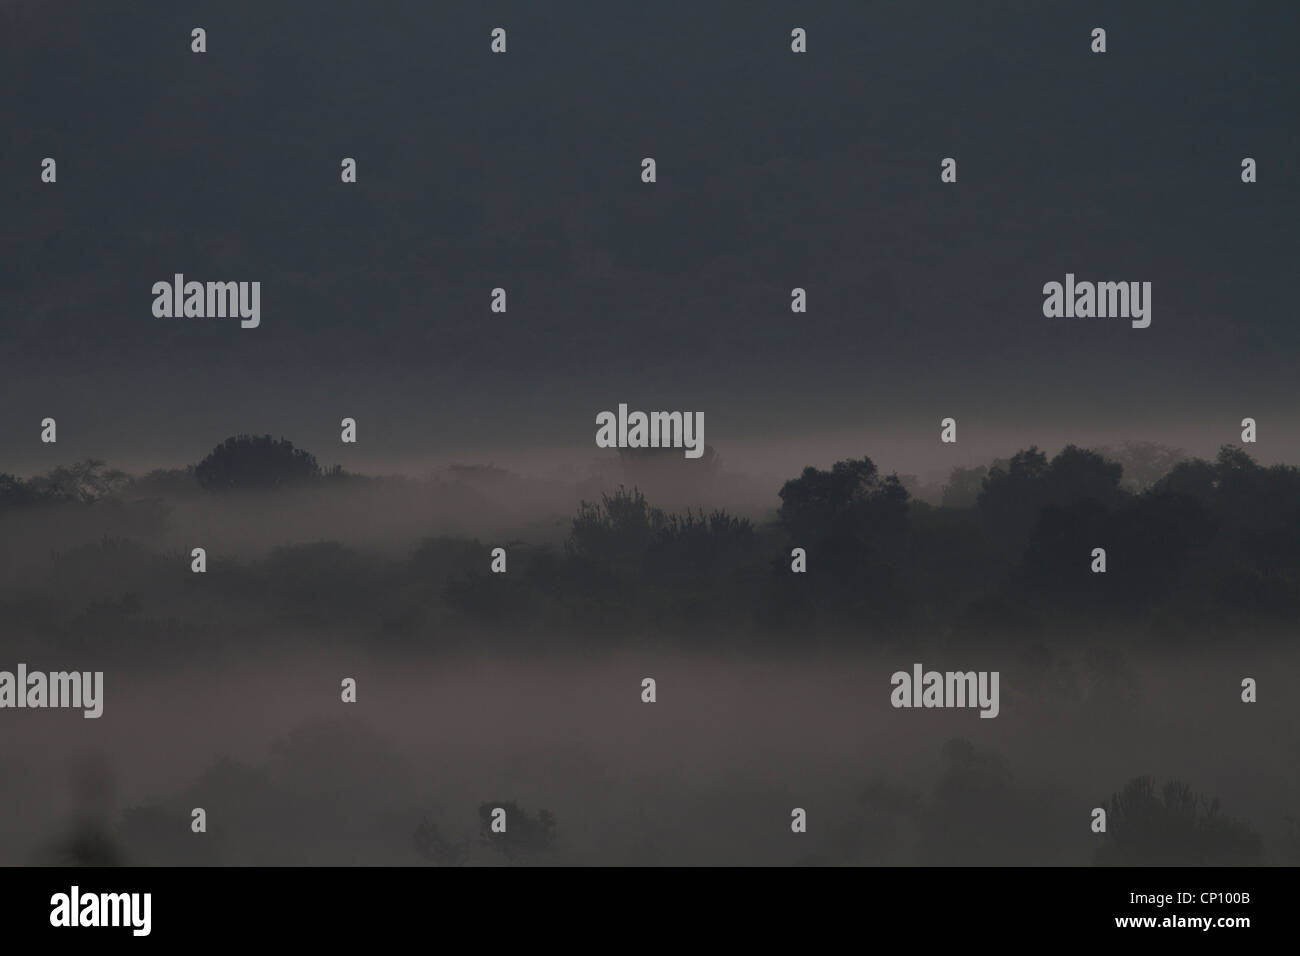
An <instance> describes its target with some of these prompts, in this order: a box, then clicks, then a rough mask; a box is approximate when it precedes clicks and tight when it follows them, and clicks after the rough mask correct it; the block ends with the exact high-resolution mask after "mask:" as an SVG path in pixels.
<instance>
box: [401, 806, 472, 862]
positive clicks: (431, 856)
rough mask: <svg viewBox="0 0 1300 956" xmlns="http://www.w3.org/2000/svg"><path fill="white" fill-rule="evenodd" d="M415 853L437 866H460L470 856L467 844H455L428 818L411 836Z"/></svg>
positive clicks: (422, 821)
mask: <svg viewBox="0 0 1300 956" xmlns="http://www.w3.org/2000/svg"><path fill="white" fill-rule="evenodd" d="M411 842H412V844H413V845H414V846H415V852H416V853H418V854H420V857H421V858H422V859H424V860H426V861H428V862H429V863H432V864H434V865H435V866H460V865H461V864H462V863H464V862H465V860H466V858H468V856H469V847H468V846H467V845H466V844H465V843H463V842H462V843H453V842H452V841H451V840H448V839H447V838H446V837H444V836H443V835H442V833H441V832H440V831H439V830H438V824H436V823H434V822H433V821H432V820H430V819H429V818H428V817H425V818H424V819H423V820H421V821H420V824H419V826H417V827H416V828H415V833H414V834H412V836H411Z"/></svg>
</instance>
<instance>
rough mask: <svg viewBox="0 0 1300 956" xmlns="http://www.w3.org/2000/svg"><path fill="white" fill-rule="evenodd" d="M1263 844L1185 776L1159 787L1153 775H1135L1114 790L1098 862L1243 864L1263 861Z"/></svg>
mask: <svg viewBox="0 0 1300 956" xmlns="http://www.w3.org/2000/svg"><path fill="white" fill-rule="evenodd" d="M1263 853H1264V844H1263V841H1262V840H1261V839H1260V837H1259V835H1258V834H1257V833H1255V832H1254V831H1252V830H1251V829H1250V828H1249V827H1248V826H1246V825H1245V824H1244V823H1241V822H1239V821H1237V820H1234V819H1233V818H1231V817H1228V816H1226V815H1225V814H1223V813H1222V812H1221V810H1220V807H1219V801H1218V799H1217V798H1214V799H1207V798H1206V797H1203V796H1201V795H1199V794H1196V793H1193V792H1192V788H1191V787H1190V786H1188V785H1187V784H1186V783H1183V782H1182V781H1181V780H1170V781H1168V782H1166V783H1165V785H1164V786H1163V787H1161V788H1160V791H1159V793H1157V792H1156V786H1155V781H1154V779H1152V778H1151V777H1135V778H1133V779H1132V780H1130V781H1129V782H1128V783H1127V784H1125V785H1124V789H1123V790H1121V791H1120V792H1119V793H1116V794H1113V795H1112V796H1111V798H1110V807H1109V808H1108V810H1107V819H1106V842H1105V844H1104V845H1103V846H1101V847H1100V848H1099V849H1098V850H1097V853H1096V862H1097V863H1098V864H1100V865H1110V866H1131V865H1134V864H1137V865H1142V866H1243V865H1249V864H1252V863H1258V862H1260V859H1261V858H1262V856H1263Z"/></svg>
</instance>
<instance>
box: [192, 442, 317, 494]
mask: <svg viewBox="0 0 1300 956" xmlns="http://www.w3.org/2000/svg"><path fill="white" fill-rule="evenodd" d="M320 475H321V469H320V465H319V464H318V463H317V462H316V458H315V456H314V455H311V454H308V453H307V452H305V451H303V450H302V449H301V448H294V447H293V443H292V442H290V441H287V440H285V439H283V438H281V439H279V440H278V441H277V440H274V439H272V438H271V436H270V435H261V436H253V435H238V436H235V437H233V438H227V439H226V440H225V441H224V442H222V443H221V444H220V445H218V446H217V447H216V448H214V449H213V450H212V452H211V453H210V454H209V455H208V456H207V457H206V458H204V459H203V460H202V461H201V462H199V463H198V464H197V465H196V466H195V467H194V477H195V478H196V479H198V482H199V485H200V486H201V487H203V488H205V489H208V490H210V491H231V490H267V489H273V488H287V487H291V486H295V485H303V484H305V483H307V482H310V481H314V480H315V479H317V478H319V477H320Z"/></svg>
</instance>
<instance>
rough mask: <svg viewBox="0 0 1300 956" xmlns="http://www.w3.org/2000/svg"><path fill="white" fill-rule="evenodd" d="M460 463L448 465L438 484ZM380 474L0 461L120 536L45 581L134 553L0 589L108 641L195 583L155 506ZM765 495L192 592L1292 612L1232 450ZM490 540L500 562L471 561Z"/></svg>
mask: <svg viewBox="0 0 1300 956" xmlns="http://www.w3.org/2000/svg"><path fill="white" fill-rule="evenodd" d="M672 458H673V459H674V460H675V461H676V465H675V466H670V465H668V464H666V463H667V462H668V456H665V458H664V459H663V461H662V462H660V463H659V464H658V465H657V466H656V467H659V468H660V469H663V468H666V467H677V468H679V469H682V468H689V466H690V464H691V463H689V462H683V461H682V460H681V459H680V455H679V454H677V455H673V456H672ZM1146 458H1147V459H1148V460H1150V458H1151V455H1150V453H1149V449H1147V454H1146ZM497 471H499V469H487V470H486V471H483V474H485V475H494V474H495V473H496V472H497ZM474 474H476V470H475V469H472V468H471V469H464V468H462V469H461V478H462V479H464V478H465V476H466V475H469V476H471V478H470V479H469V480H472V476H473V475H474ZM397 480H399V479H386V478H368V477H364V476H360V475H355V474H352V473H349V472H345V471H344V470H343V469H341V468H339V467H338V466H335V467H333V468H330V469H323V468H322V467H321V466H320V465H319V463H318V462H317V460H316V458H315V457H314V456H312V455H310V454H308V453H307V452H305V451H303V450H301V449H297V448H295V447H294V446H293V445H292V443H291V442H289V441H286V440H284V439H279V440H273V439H272V438H271V437H270V436H261V437H256V436H237V437H233V438H230V439H227V440H226V441H225V442H223V443H222V444H220V445H219V446H217V447H216V448H215V449H214V450H213V451H212V453H211V454H209V455H208V456H206V457H205V458H204V459H203V460H202V461H200V462H198V463H197V464H195V465H193V466H191V467H189V468H185V469H172V470H165V471H155V472H150V473H149V474H146V475H143V476H139V477H133V476H130V475H127V474H125V473H124V472H121V471H118V470H115V469H111V468H109V467H108V466H107V465H106V464H105V463H104V462H102V461H96V460H88V461H83V462H78V463H76V464H73V465H68V466H61V467H58V468H55V469H53V470H52V471H50V472H48V473H46V474H43V475H39V476H37V477H34V478H31V479H29V480H23V479H20V478H17V477H15V476H12V475H0V515H4V516H7V515H12V514H18V513H22V514H39V513H40V512H41V511H42V510H43V509H54V510H57V511H66V510H67V509H69V508H73V509H75V508H81V509H101V510H102V509H111V508H118V509H128V510H131V513H132V514H133V515H135V516H136V518H138V527H139V530H140V533H139V534H138V535H131V534H125V535H114V536H110V537H106V538H104V539H103V540H101V541H98V542H95V543H91V544H82V545H81V546H80V547H78V548H75V549H73V550H72V551H69V552H67V553H59V554H55V555H52V556H51V561H52V563H53V567H52V576H51V580H52V581H58V580H60V579H61V578H62V579H70V580H71V579H75V578H76V575H75V574H65V573H63V572H66V571H68V570H69V569H70V568H72V567H75V566H78V565H87V564H94V563H96V562H112V563H113V564H115V565H117V566H119V567H121V566H133V567H137V568H138V569H139V570H140V571H141V574H139V575H137V576H136V578H135V580H136V581H138V582H139V583H140V586H139V587H137V588H134V589H125V590H123V591H122V592H121V593H118V594H115V595H102V594H101V595H100V596H99V597H97V599H96V600H95V601H93V602H89V601H88V602H82V603H80V604H79V603H78V602H77V597H78V596H77V594H76V592H75V589H70V588H64V589H62V594H61V598H62V600H60V601H58V602H53V601H47V602H45V603H44V604H42V601H41V600H40V598H39V596H38V594H39V589H37V594H35V595H34V594H33V593H31V592H28V593H27V595H26V597H25V598H23V601H24V602H25V603H24V604H23V607H22V608H17V607H15V606H13V605H14V602H15V600H17V599H16V598H13V597H12V596H11V598H10V600H9V601H8V602H7V603H8V604H9V605H10V608H9V609H10V610H11V611H15V612H19V611H21V613H19V614H18V618H19V619H20V620H21V621H23V623H25V624H26V625H27V626H28V627H29V628H30V629H31V630H33V631H34V632H36V633H40V634H44V635H46V636H48V637H51V638H58V637H60V636H63V637H67V636H70V635H73V633H74V632H81V633H83V635H84V636H85V637H86V638H87V639H88V640H90V641H94V640H112V639H121V640H123V641H126V642H128V643H129V642H130V641H132V639H133V632H135V636H138V632H149V631H150V630H151V629H152V630H153V631H155V632H156V631H158V629H159V627H160V626H161V625H160V622H158V621H153V622H150V621H149V620H148V619H147V617H146V615H147V614H148V612H149V609H150V594H151V593H153V594H156V593H157V592H158V589H159V588H166V587H167V586H169V585H170V586H172V587H176V588H184V589H185V591H184V593H186V594H189V595H191V596H193V595H195V594H196V592H195V591H194V590H193V583H192V582H190V581H187V580H185V578H186V577H187V576H188V573H189V565H188V556H184V555H182V556H177V555H173V554H164V553H159V552H157V551H156V550H154V549H152V548H150V547H149V545H148V541H149V539H150V536H151V535H154V534H156V533H157V532H158V529H159V528H160V527H164V526H165V525H166V523H167V520H168V518H167V515H168V513H169V508H170V507H171V504H170V503H174V502H176V501H183V500H184V498H185V496H186V495H190V496H204V497H205V499H207V500H226V501H236V500H240V499H241V498H244V499H246V498H248V497H249V496H254V497H255V496H258V495H262V496H265V495H272V494H281V495H292V494H293V493H294V492H300V491H303V490H305V489H321V488H343V487H347V488H353V489H356V488H361V489H368V490H369V491H370V492H373V493H374V494H376V495H378V496H380V497H382V496H383V495H384V494H385V487H386V483H387V482H390V481H397ZM1139 487H1140V488H1141V490H1135V489H1136V488H1139ZM776 500H777V501H778V502H779V504H778V505H777V506H776V507H775V508H773V509H772V510H771V511H770V513H769V514H768V515H766V516H757V517H741V516H738V515H735V514H731V513H728V512H727V511H725V510H710V511H707V512H706V511H703V510H693V509H687V510H684V511H681V512H674V513H670V512H666V511H665V510H663V509H661V508H659V507H656V506H655V505H654V504H653V503H652V502H651V501H649V500H648V499H647V497H646V495H645V494H644V493H643V492H642V491H641V490H640V489H639V488H638V487H636V486H633V487H630V488H629V487H626V486H623V485H620V486H618V487H617V488H615V489H614V490H613V491H611V492H605V493H603V494H601V495H600V496H599V500H598V501H583V502H582V504H581V505H580V506H579V508H578V509H577V513H576V514H575V515H573V516H572V517H571V519H570V520H569V522H568V531H567V535H566V536H565V538H564V541H563V544H562V545H559V546H556V545H551V544H538V543H525V542H521V541H513V542H512V541H484V540H478V539H472V538H465V537H454V536H447V535H433V536H430V537H427V538H426V539H425V540H423V541H422V542H421V543H420V544H419V545H418V546H417V547H415V548H414V549H413V550H411V551H410V552H409V553H408V554H407V555H406V556H405V557H404V558H394V557H391V556H383V555H378V554H373V553H370V552H368V551H365V550H363V549H359V548H355V547H351V546H348V545H346V544H343V543H340V542H338V541H334V540H329V539H330V529H329V528H328V527H322V528H320V529H319V537H320V538H321V539H323V540H314V541H307V542H293V543H285V544H283V545H280V546H278V547H274V548H273V549H272V550H270V552H269V553H267V554H265V555H263V556H261V557H259V558H256V559H254V560H249V561H239V560H233V559H227V558H225V557H224V556H222V555H213V556H212V557H213V566H212V567H211V568H210V569H209V572H208V575H207V578H206V586H205V588H204V592H205V594H206V597H204V598H203V599H202V600H204V601H206V600H212V599H216V600H220V601H222V602H224V603H226V604H227V605H228V606H230V607H232V608H237V609H242V611H248V612H249V617H246V618H244V619H245V620H251V619H255V618H256V617H257V614H258V613H259V609H260V613H261V614H263V615H265V616H266V617H267V618H268V619H269V620H270V622H271V623H276V622H279V623H284V622H292V623H295V624H301V625H306V626H313V625H322V624H329V625H331V626H333V627H340V626H341V627H346V628H348V629H350V630H352V631H354V632H356V633H357V634H358V635H359V636H362V637H371V636H379V637H393V636H397V637H401V636H405V637H410V638H415V637H418V636H419V635H422V634H428V633H429V632H430V631H431V630H436V631H437V632H438V633H446V632H447V630H448V627H449V626H450V625H455V624H458V623H461V624H471V623H472V624H476V625H480V626H486V627H497V628H500V629H502V630H511V629H519V628H522V627H524V626H530V627H539V626H541V627H550V628H551V629H553V630H556V631H563V630H565V629H571V630H573V631H574V632H575V633H577V632H579V631H581V632H582V633H597V632H599V633H602V634H604V635H606V638H605V639H607V640H611V641H612V640H616V639H617V635H619V634H626V633H629V632H630V631H655V632H660V633H663V634H665V635H669V636H671V635H672V634H673V633H676V632H682V633H686V632H687V629H686V625H690V627H689V633H690V634H691V635H693V638H692V639H693V640H699V639H700V638H699V635H700V633H701V626H704V627H706V628H707V629H709V631H710V632H711V633H715V634H718V635H719V636H722V635H732V636H737V635H748V636H756V637H765V638H768V639H773V640H777V641H778V642H779V641H783V640H786V639H788V640H790V641H798V640H800V639H802V638H803V637H806V636H807V635H809V634H819V635H823V636H825V635H830V636H851V637H852V638H853V639H855V640H856V639H869V638H871V637H872V636H873V635H874V636H886V635H888V636H893V637H904V636H906V635H908V634H910V633H924V634H927V635H930V636H934V635H936V634H938V635H947V636H951V637H956V638H960V639H963V640H978V639H982V638H1011V639H1015V640H1026V641H1041V640H1047V639H1050V638H1053V637H1066V636H1068V634H1069V633H1070V632H1072V631H1075V630H1095V629H1097V628H1098V627H1112V626H1113V627H1118V626H1121V625H1123V626H1126V627H1129V628H1132V629H1137V630H1138V631H1139V632H1140V633H1142V634H1145V635H1146V636H1148V637H1149V638H1151V639H1152V640H1156V641H1159V640H1166V639H1168V640H1181V639H1188V638H1190V637H1191V636H1193V635H1206V634H1213V635H1215V636H1216V637H1218V638H1228V637H1230V636H1231V635H1233V634H1234V633H1237V632H1240V631H1242V630H1243V629H1252V630H1253V631H1255V632H1268V631H1269V630H1270V629H1273V628H1278V629H1281V628H1285V627H1289V626H1291V625H1293V623H1294V621H1295V620H1296V615H1297V612H1300V469H1297V468H1295V467H1293V466H1289V465H1275V466H1271V467H1265V466H1262V465H1260V464H1258V463H1257V462H1255V461H1254V460H1253V459H1252V458H1251V457H1250V455H1249V454H1247V453H1246V452H1245V451H1244V450H1242V449H1240V448H1235V447H1224V448H1223V449H1222V450H1221V451H1220V453H1219V455H1218V456H1217V458H1216V459H1215V460H1213V461H1205V460H1200V459H1183V460H1178V461H1176V462H1174V463H1172V464H1169V467H1168V470H1167V472H1165V473H1164V474H1163V475H1161V476H1159V477H1155V476H1153V475H1152V474H1150V473H1149V472H1148V473H1147V474H1145V475H1144V476H1143V479H1142V481H1141V483H1140V484H1136V485H1135V484H1134V483H1133V482H1132V481H1128V482H1126V481H1125V479H1124V467H1123V465H1122V464H1121V463H1120V462H1117V461H1114V460H1111V459H1110V458H1108V457H1106V456H1105V455H1103V454H1101V453H1099V452H1096V451H1090V450H1086V449H1082V448H1078V447H1075V446H1068V447H1066V448H1064V449H1063V450H1062V451H1060V452H1059V453H1058V454H1056V455H1055V456H1054V457H1052V458H1050V459H1049V458H1048V456H1047V455H1046V454H1044V453H1043V452H1041V451H1039V450H1038V449H1037V448H1029V449H1026V450H1023V451H1020V452H1018V453H1016V454H1015V455H1013V456H1012V457H1011V458H1009V459H1006V460H1002V461H998V462H994V463H993V464H992V465H991V466H990V467H988V468H986V469H968V468H959V469H955V470H954V472H953V476H952V478H951V480H950V483H949V485H948V487H947V488H945V489H944V492H943V501H944V502H946V503H944V504H938V505H936V504H931V503H927V502H925V501H922V500H918V499H917V498H915V497H913V496H912V494H911V493H909V491H908V490H907V488H906V487H905V486H904V483H903V481H902V480H900V478H899V477H898V476H897V475H884V474H882V473H881V472H880V471H879V469H878V468H877V467H876V465H875V464H874V463H873V462H872V461H871V459H870V458H867V457H862V458H858V459H853V460H846V461H840V462H837V463H835V464H834V465H833V466H832V467H831V468H830V469H827V470H824V469H820V468H814V467H808V468H805V469H804V470H803V472H802V473H801V474H800V475H799V476H798V477H795V478H792V479H790V480H788V481H786V482H785V483H784V484H783V485H782V486H781V488H780V489H779V490H778V492H777V497H776ZM958 502H962V503H958ZM127 526H128V527H130V526H131V525H130V524H129V523H128V524H127ZM431 530H432V529H431ZM196 543H201V542H196ZM498 546H499V547H504V548H505V549H506V552H507V562H508V564H507V571H506V573H504V574H498V573H492V571H491V570H490V563H491V562H490V552H491V550H492V548H494V547H498ZM796 549H801V550H800V551H796ZM1095 549H1104V561H1105V572H1104V573H1097V572H1096V571H1094V568H1095V567H1098V555H1099V552H1097V551H1096V550H1095ZM796 566H804V567H806V571H804V572H802V573H797V572H796V571H795V570H793V569H794V568H795V567H796ZM151 579H152V580H153V581H154V583H153V584H150V583H148V582H149V581H150V580H151ZM163 603H167V604H169V606H171V607H172V608H173V610H176V608H177V606H176V605H175V603H174V602H172V601H170V600H169V601H166V602H163ZM242 611H241V613H242ZM184 618H185V616H184V614H183V613H179V612H178V613H176V614H174V615H173V617H172V618H171V619H170V625H169V627H170V633H171V635H172V637H175V638H180V637H181V636H183V635H182V634H181V632H183V631H184V630H185V627H186V626H187V625H186V622H185V619H184ZM191 623H192V622H191ZM91 629H98V634H97V635H92V634H90V633H87V631H88V630H91ZM164 629H165V630H166V629H167V628H164Z"/></svg>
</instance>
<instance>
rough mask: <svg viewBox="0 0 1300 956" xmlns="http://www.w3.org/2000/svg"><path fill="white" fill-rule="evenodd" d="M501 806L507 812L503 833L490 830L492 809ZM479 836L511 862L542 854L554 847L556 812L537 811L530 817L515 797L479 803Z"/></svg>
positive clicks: (483, 841)
mask: <svg viewBox="0 0 1300 956" xmlns="http://www.w3.org/2000/svg"><path fill="white" fill-rule="evenodd" d="M498 807H500V808H501V809H502V810H504V811H505V812H506V832H505V833H493V832H492V811H493V810H494V809H496V808H498ZM478 816H479V839H480V841H481V842H482V843H484V844H485V845H487V846H490V847H492V849H494V850H496V851H497V852H498V853H500V854H501V855H502V856H504V857H505V858H506V859H507V860H509V861H510V862H512V863H514V862H517V861H519V860H522V859H527V858H531V857H534V856H536V855H537V854H540V853H545V852H547V851H549V850H552V849H554V847H555V815H554V814H552V813H551V811H550V810H538V811H537V815H536V816H529V815H528V814H527V813H526V812H525V811H524V809H523V807H521V806H519V804H518V803H516V802H515V801H514V800H507V801H505V802H504V803H491V802H487V803H482V804H480V805H479V808H478Z"/></svg>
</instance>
